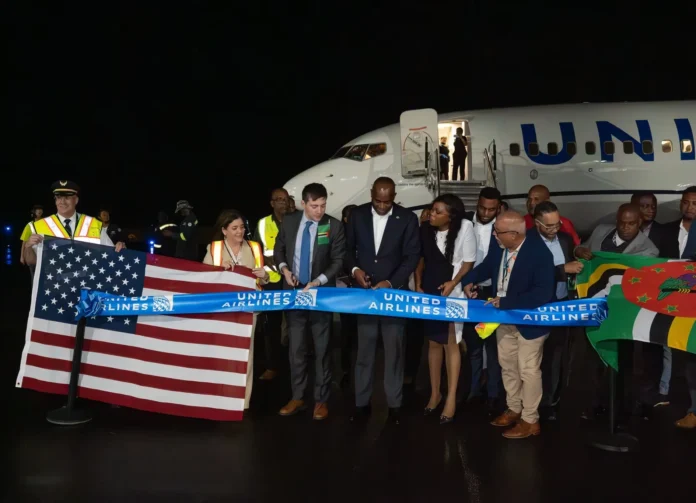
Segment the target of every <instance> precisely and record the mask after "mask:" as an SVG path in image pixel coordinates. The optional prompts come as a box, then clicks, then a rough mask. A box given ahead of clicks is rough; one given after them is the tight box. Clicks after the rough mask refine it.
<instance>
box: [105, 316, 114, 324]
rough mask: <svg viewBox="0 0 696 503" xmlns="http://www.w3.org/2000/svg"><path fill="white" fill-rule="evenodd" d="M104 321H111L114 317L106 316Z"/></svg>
mask: <svg viewBox="0 0 696 503" xmlns="http://www.w3.org/2000/svg"><path fill="white" fill-rule="evenodd" d="M106 321H108V322H109V323H111V322H113V321H114V317H113V316H107V318H106Z"/></svg>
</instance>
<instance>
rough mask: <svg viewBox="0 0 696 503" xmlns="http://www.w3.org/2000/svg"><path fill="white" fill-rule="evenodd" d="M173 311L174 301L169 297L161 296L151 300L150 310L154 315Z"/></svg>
mask: <svg viewBox="0 0 696 503" xmlns="http://www.w3.org/2000/svg"><path fill="white" fill-rule="evenodd" d="M173 309H174V299H173V298H172V296H171V295H161V296H157V297H153V298H152V310H153V311H154V312H156V313H162V312H165V311H172V310H173Z"/></svg>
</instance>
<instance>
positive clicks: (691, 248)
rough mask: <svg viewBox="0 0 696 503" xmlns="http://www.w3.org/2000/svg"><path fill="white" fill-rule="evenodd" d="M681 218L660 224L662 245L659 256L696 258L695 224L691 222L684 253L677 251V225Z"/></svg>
mask: <svg viewBox="0 0 696 503" xmlns="http://www.w3.org/2000/svg"><path fill="white" fill-rule="evenodd" d="M681 221H682V219H681V218H680V219H679V220H675V221H674V222H670V223H668V224H664V225H663V226H662V247H661V248H660V257H663V258H686V259H690V260H696V228H695V227H696V226H694V224H693V223H692V224H691V229H690V231H689V237H688V238H687V239H686V248H684V253H683V254H680V253H679V227H680V226H681Z"/></svg>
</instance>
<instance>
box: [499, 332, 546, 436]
mask: <svg viewBox="0 0 696 503" xmlns="http://www.w3.org/2000/svg"><path fill="white" fill-rule="evenodd" d="M548 336H549V334H546V335H544V336H543V337H539V338H537V339H532V340H527V339H525V338H524V337H522V334H520V332H519V330H517V327H516V326H515V325H500V326H499V327H498V330H497V331H496V339H497V341H498V361H499V362H500V368H501V369H502V377H503V386H504V387H505V393H506V394H507V406H508V409H510V410H512V411H513V412H517V413H520V412H521V413H522V419H523V420H524V421H525V422H527V423H536V422H538V421H539V412H538V410H537V409H538V408H539V403H540V402H541V396H542V393H543V388H542V382H541V359H542V356H543V354H544V341H545V340H546V339H547V338H548Z"/></svg>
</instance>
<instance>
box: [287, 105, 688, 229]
mask: <svg viewBox="0 0 696 503" xmlns="http://www.w3.org/2000/svg"><path fill="white" fill-rule="evenodd" d="M438 124H439V127H441V128H443V127H444V128H449V129H453V128H454V126H458V125H465V129H466V135H467V138H468V139H469V148H468V163H469V164H468V170H469V175H470V176H469V180H470V181H473V180H481V181H485V180H486V178H487V170H488V169H489V168H488V167H487V164H486V163H485V162H484V150H485V149H488V150H489V151H491V150H492V149H491V146H492V143H493V142H495V166H496V170H495V183H496V185H497V187H498V189H499V190H500V191H501V192H502V194H503V198H504V199H505V200H507V201H508V203H509V204H510V206H511V207H512V208H514V209H517V210H519V211H521V212H523V213H524V212H526V209H525V204H524V203H525V200H526V195H527V191H528V190H529V188H530V187H531V186H532V185H535V184H543V185H546V186H547V187H548V188H549V190H550V191H551V193H552V200H553V201H554V202H556V204H557V205H558V206H559V208H560V210H561V213H562V215H563V216H565V217H567V218H570V219H571V220H573V222H574V223H575V225H576V227H577V228H578V230H579V231H581V232H583V233H587V232H590V231H591V230H592V229H593V228H594V226H596V225H597V223H600V222H609V221H612V220H613V218H614V215H615V212H616V208H617V207H618V205H619V204H621V203H624V202H627V201H628V200H629V199H630V195H631V194H632V193H633V192H636V191H643V190H648V191H652V192H654V193H655V194H656V195H657V197H658V201H659V206H658V216H657V219H658V221H663V222H664V221H669V220H672V219H675V218H677V217H678V216H679V214H678V205H677V203H676V200H677V199H678V198H679V195H678V194H679V193H680V192H681V191H682V190H684V189H685V188H686V187H688V186H689V185H692V184H694V183H695V180H696V141H695V140H694V134H693V127H692V126H694V125H696V102H661V103H659V102H655V103H617V104H580V105H553V106H540V107H525V108H509V109H497V110H480V111H471V112H455V113H448V114H440V115H439V116H438ZM382 144H384V147H386V148H383V147H381V145H382ZM401 144H402V142H401V133H400V126H399V124H393V125H390V126H387V127H384V128H381V129H378V130H375V131H372V132H370V133H367V134H365V135H362V136H360V137H358V138H356V139H355V140H353V141H351V142H349V143H347V144H346V145H345V146H344V147H349V146H350V147H353V149H352V152H353V153H352V155H350V153H351V149H348V150H347V151H346V154H348V156H345V155H344V156H341V157H337V158H333V159H331V160H328V161H326V162H323V163H321V164H318V165H317V166H314V167H312V168H310V169H308V170H306V171H304V172H303V173H301V174H299V175H298V176H296V177H294V178H293V179H291V180H290V181H289V182H288V183H287V184H286V188H287V189H288V190H289V191H290V193H291V194H297V195H299V193H300V192H301V190H302V187H303V186H304V185H306V184H307V183H310V182H321V183H323V184H324V185H326V187H327V189H328V191H329V200H328V205H327V211H328V212H329V213H330V214H332V215H334V216H340V212H341V209H342V208H343V207H344V206H345V205H347V204H362V203H365V202H368V201H369V200H370V196H369V188H370V186H371V185H372V182H373V181H374V180H375V179H376V178H378V177H380V176H389V177H391V178H393V179H394V180H395V181H396V183H397V193H398V194H397V202H399V203H400V204H402V205H403V206H406V207H408V208H413V209H414V210H418V209H419V208H422V206H423V205H425V204H427V203H429V202H430V201H431V200H432V199H433V197H435V196H436V195H437V194H435V193H434V192H436V190H437V189H435V190H434V189H433V188H432V187H431V188H428V186H427V185H426V183H425V182H426V179H425V176H410V175H408V174H407V176H405V175H404V173H402V163H401ZM362 146H366V152H367V153H368V155H365V154H364V155H362V157H361V156H360V153H361V150H362ZM376 146H380V147H379V148H378V147H376ZM357 147H360V148H357ZM370 152H372V154H376V155H369V153H370ZM450 168H451V164H450ZM469 209H473V208H469Z"/></svg>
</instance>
